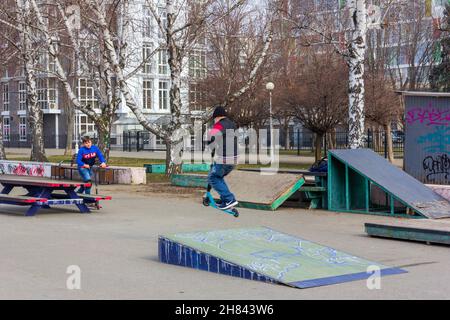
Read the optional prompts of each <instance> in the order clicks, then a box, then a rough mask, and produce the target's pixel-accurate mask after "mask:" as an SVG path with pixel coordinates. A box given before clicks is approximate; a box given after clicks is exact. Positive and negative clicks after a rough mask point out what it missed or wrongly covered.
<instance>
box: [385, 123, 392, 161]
mask: <svg viewBox="0 0 450 320" xmlns="http://www.w3.org/2000/svg"><path fill="white" fill-rule="evenodd" d="M384 131H385V135H386V139H387V146H386V147H387V156H388V160H389V162H391V163H394V148H393V146H392V132H391V122H390V121H389V122H388V123H386V124H385V125H384Z"/></svg>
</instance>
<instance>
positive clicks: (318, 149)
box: [314, 133, 323, 161]
mask: <svg viewBox="0 0 450 320" xmlns="http://www.w3.org/2000/svg"><path fill="white" fill-rule="evenodd" d="M322 141H323V133H316V142H315V148H314V157H315V161H319V160H320V159H322Z"/></svg>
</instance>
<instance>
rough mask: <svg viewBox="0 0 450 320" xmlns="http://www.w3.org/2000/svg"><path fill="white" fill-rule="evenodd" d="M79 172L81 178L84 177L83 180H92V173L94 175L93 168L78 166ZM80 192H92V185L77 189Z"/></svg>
mask: <svg viewBox="0 0 450 320" xmlns="http://www.w3.org/2000/svg"><path fill="white" fill-rule="evenodd" d="M78 173H79V174H80V177H81V179H83V182H91V175H92V169H91V168H89V169H88V168H78ZM77 192H78V193H83V192H84V193H86V194H91V187H86V188H85V187H84V186H81V187H80V189H78V191H77Z"/></svg>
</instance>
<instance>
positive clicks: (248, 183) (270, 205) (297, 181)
mask: <svg viewBox="0 0 450 320" xmlns="http://www.w3.org/2000/svg"><path fill="white" fill-rule="evenodd" d="M171 182H172V184H174V185H177V186H183V187H201V188H206V186H207V185H208V177H207V175H198V174H197V175H196V174H178V175H173V176H172V178H171ZM225 182H226V183H227V185H228V188H229V189H230V191H231V192H232V193H233V194H234V195H235V197H236V199H237V200H238V201H239V207H243V208H251V209H262V210H276V209H277V208H278V207H279V206H280V205H281V204H282V203H283V202H284V201H286V200H287V199H288V198H289V197H290V196H291V195H292V194H294V193H295V192H296V191H297V190H298V189H300V187H301V186H302V185H303V184H304V183H305V179H304V178H303V175H301V174H288V173H283V174H268V175H267V174H261V173H260V172H247V171H240V170H233V171H232V172H231V173H230V174H229V175H227V176H226V177H225ZM212 195H213V197H214V199H219V195H218V194H217V192H215V191H214V190H212Z"/></svg>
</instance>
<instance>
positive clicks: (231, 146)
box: [208, 118, 238, 164]
mask: <svg viewBox="0 0 450 320" xmlns="http://www.w3.org/2000/svg"><path fill="white" fill-rule="evenodd" d="M209 136H210V139H209V142H208V145H209V147H210V148H211V149H212V150H214V151H215V155H216V163H223V164H237V160H238V140H237V132H236V125H235V124H234V122H233V121H231V120H230V119H228V118H223V119H221V120H220V121H218V122H216V123H215V124H214V126H213V127H212V129H211V130H210V131H209Z"/></svg>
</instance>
